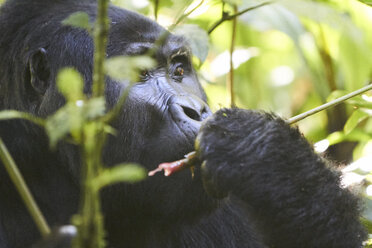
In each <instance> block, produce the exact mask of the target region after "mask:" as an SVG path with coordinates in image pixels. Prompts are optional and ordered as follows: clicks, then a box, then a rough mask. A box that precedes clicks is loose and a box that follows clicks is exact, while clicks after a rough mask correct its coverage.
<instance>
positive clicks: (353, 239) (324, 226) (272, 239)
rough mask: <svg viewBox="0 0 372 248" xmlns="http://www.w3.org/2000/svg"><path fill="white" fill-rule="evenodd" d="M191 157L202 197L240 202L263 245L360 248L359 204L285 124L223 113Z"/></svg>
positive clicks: (232, 111)
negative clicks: (197, 170) (196, 165)
mask: <svg viewBox="0 0 372 248" xmlns="http://www.w3.org/2000/svg"><path fill="white" fill-rule="evenodd" d="M196 150H197V152H198V157H199V158H200V159H201V161H203V164H202V177H203V183H204V187H205V189H206V191H207V192H208V193H209V194H211V195H212V196H215V197H224V196H226V195H228V194H230V195H232V196H234V197H233V198H234V199H236V198H237V199H240V201H241V202H244V203H245V204H243V206H246V207H247V210H248V211H249V212H250V215H251V216H256V217H257V220H258V223H259V225H260V227H261V228H262V229H263V230H264V233H265V234H267V236H266V237H265V239H267V241H266V242H267V244H268V245H273V244H276V245H277V244H281V245H280V246H277V247H359V246H360V244H361V242H362V241H363V238H364V237H365V233H364V230H363V227H362V225H361V224H360V222H359V215H360V209H359V206H358V200H357V198H356V197H355V196H354V195H352V194H351V193H350V192H349V191H348V190H347V189H344V188H342V187H341V186H340V173H339V172H338V171H336V170H335V169H332V168H331V167H330V166H329V165H327V164H326V161H325V160H324V159H322V158H321V157H319V156H318V155H317V154H315V153H314V151H313V148H312V146H311V145H309V143H308V142H307V141H306V139H305V138H304V137H303V136H302V135H301V133H300V132H299V131H298V129H297V128H293V127H290V126H289V125H288V124H286V123H285V121H284V120H283V119H281V118H279V117H276V116H274V115H271V114H267V113H263V112H256V111H251V110H242V109H222V110H220V111H218V112H217V113H215V114H214V115H213V116H212V117H211V118H210V119H208V120H207V121H206V123H205V124H204V125H203V126H202V128H201V130H200V133H199V135H198V138H197V141H196ZM314 237H316V238H315V239H314ZM297 241H298V243H296V242H297ZM304 244H306V245H304Z"/></svg>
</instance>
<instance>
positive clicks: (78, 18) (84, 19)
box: [62, 11, 92, 31]
mask: <svg viewBox="0 0 372 248" xmlns="http://www.w3.org/2000/svg"><path fill="white" fill-rule="evenodd" d="M62 24H63V25H68V26H72V27H76V28H83V29H85V30H87V31H90V30H91V28H92V27H91V25H90V23H89V15H88V14H87V13H85V12H81V11H79V12H75V13H73V14H71V15H70V16H68V17H67V18H66V19H64V20H63V21H62Z"/></svg>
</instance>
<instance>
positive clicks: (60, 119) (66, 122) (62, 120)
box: [45, 103, 83, 148]
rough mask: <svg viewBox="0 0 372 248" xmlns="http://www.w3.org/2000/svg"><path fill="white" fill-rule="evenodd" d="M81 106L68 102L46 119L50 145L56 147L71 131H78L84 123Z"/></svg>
mask: <svg viewBox="0 0 372 248" xmlns="http://www.w3.org/2000/svg"><path fill="white" fill-rule="evenodd" d="M81 113H82V111H81V108H79V107H77V106H75V105H74V104H73V103H68V104H66V105H65V106H64V107H62V108H60V109H59V110H58V111H57V112H55V113H54V114H53V115H52V116H50V117H48V118H47V120H46V125H45V128H46V132H47V134H48V136H49V142H50V146H51V147H52V148H55V146H56V145H57V143H58V141H59V140H61V139H62V138H64V137H65V136H66V135H67V134H69V133H70V131H71V132H74V133H75V132H76V131H77V130H78V129H79V128H80V127H81V125H82V124H83V118H82V115H81Z"/></svg>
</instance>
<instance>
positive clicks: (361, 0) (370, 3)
mask: <svg viewBox="0 0 372 248" xmlns="http://www.w3.org/2000/svg"><path fill="white" fill-rule="evenodd" d="M358 1H359V2H362V3H364V4H367V5H369V6H372V1H371V0H358Z"/></svg>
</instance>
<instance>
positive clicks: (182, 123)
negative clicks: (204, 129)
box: [169, 103, 201, 140]
mask: <svg viewBox="0 0 372 248" xmlns="http://www.w3.org/2000/svg"><path fill="white" fill-rule="evenodd" d="M169 112H170V114H171V116H172V119H173V121H174V122H175V123H176V125H177V127H178V128H179V129H180V131H181V132H182V133H183V134H184V135H185V136H186V137H187V138H188V139H190V140H194V139H195V137H196V135H197V133H198V132H199V129H200V127H201V122H200V121H197V120H193V119H191V118H190V117H188V116H187V115H186V114H185V112H184V111H183V108H182V106H181V105H179V104H177V103H174V104H171V105H169Z"/></svg>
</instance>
